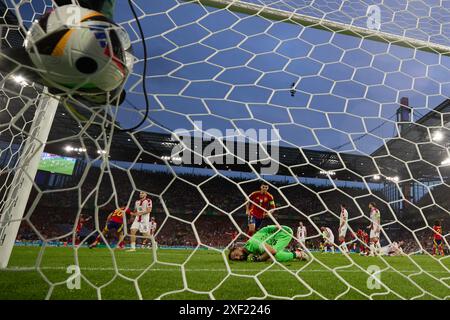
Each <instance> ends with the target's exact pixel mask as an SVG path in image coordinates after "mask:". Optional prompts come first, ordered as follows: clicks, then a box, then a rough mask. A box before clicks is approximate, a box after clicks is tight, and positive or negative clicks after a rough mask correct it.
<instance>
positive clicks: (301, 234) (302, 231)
mask: <svg viewBox="0 0 450 320" xmlns="http://www.w3.org/2000/svg"><path fill="white" fill-rule="evenodd" d="M297 240H298V243H299V244H300V247H301V248H302V249H303V250H304V249H305V248H306V244H305V242H306V227H305V226H304V225H303V222H301V221H300V222H299V223H298V228H297Z"/></svg>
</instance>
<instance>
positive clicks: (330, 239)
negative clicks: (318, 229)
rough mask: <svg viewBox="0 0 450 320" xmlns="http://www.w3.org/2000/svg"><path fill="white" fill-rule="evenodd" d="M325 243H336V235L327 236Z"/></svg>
mask: <svg viewBox="0 0 450 320" xmlns="http://www.w3.org/2000/svg"><path fill="white" fill-rule="evenodd" d="M324 240H325V244H334V237H329V238H325V239H324Z"/></svg>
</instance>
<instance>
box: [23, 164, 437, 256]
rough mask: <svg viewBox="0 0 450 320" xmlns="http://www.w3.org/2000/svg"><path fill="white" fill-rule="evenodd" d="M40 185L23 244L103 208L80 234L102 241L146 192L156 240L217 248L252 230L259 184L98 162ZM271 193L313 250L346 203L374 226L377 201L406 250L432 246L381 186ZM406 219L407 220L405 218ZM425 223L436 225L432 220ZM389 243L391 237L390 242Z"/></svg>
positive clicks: (65, 236) (66, 237) (291, 188)
mask: <svg viewBox="0 0 450 320" xmlns="http://www.w3.org/2000/svg"><path fill="white" fill-rule="evenodd" d="M40 188H41V190H42V192H40V193H38V192H37V191H34V193H33V196H32V197H30V200H29V204H28V207H32V205H33V204H35V205H36V207H35V208H34V210H33V212H32V214H31V215H29V216H27V219H26V220H25V221H24V222H23V223H22V224H21V227H20V232H19V236H18V239H20V240H22V241H29V240H36V239H39V238H40V239H59V240H62V241H69V242H70V241H71V240H72V234H73V231H74V229H75V226H76V222H77V217H78V215H79V214H80V213H82V214H84V215H86V216H92V217H94V216H95V215H96V213H98V224H96V219H92V220H90V221H89V222H88V223H86V224H85V226H84V228H83V230H82V232H81V238H86V239H87V242H89V241H90V239H92V240H93V239H94V238H95V235H96V234H95V232H94V231H95V230H101V229H102V228H103V226H104V223H105V219H106V217H107V216H108V214H109V213H110V212H111V211H113V210H114V209H115V208H116V207H117V206H124V205H127V203H130V206H131V207H133V204H134V201H135V200H136V199H137V190H145V191H147V192H148V193H149V194H150V197H151V198H152V200H153V205H154V208H153V215H154V216H155V217H156V220H157V223H158V229H159V230H158V233H157V237H156V240H157V242H158V244H159V245H166V246H196V245H198V244H199V243H201V244H203V245H206V246H211V247H224V246H227V245H229V244H230V243H231V242H232V240H233V236H235V235H236V234H235V232H236V231H237V229H236V226H238V227H239V228H240V229H241V231H242V232H245V231H246V216H245V208H244V206H245V202H246V197H245V195H246V194H247V195H248V194H250V193H251V192H253V191H256V190H258V189H259V182H258V181H248V180H239V179H233V180H228V178H223V177H214V178H211V177H209V176H200V175H192V174H183V175H178V176H174V175H171V174H169V173H163V172H147V171H134V170H130V171H125V170H119V169H112V170H111V171H109V172H106V173H103V175H102V174H101V171H100V169H99V168H97V167H92V168H90V169H89V172H88V174H87V175H86V176H85V177H84V178H78V179H75V178H74V179H73V180H72V181H69V182H68V183H67V185H65V186H64V188H63V189H61V187H58V188H57V190H56V189H55V190H53V189H52V187H50V186H40ZM269 192H271V193H272V194H273V195H274V197H275V201H276V205H277V208H278V209H277V210H276V211H275V212H274V217H275V218H276V219H277V221H278V222H279V223H280V224H283V225H288V226H290V227H292V228H293V229H294V232H295V230H296V228H297V225H298V222H299V221H303V222H304V223H305V225H306V227H307V230H308V236H310V237H312V239H311V240H310V241H309V242H308V243H309V246H310V247H311V248H319V247H320V241H321V236H320V234H319V231H318V228H320V227H321V226H329V227H330V228H331V229H332V230H335V232H336V235H335V236H336V237H337V228H338V223H339V205H340V204H341V203H346V204H347V206H348V211H349V215H350V216H349V218H350V227H351V228H352V229H353V230H355V231H356V230H357V229H358V228H365V227H367V225H368V224H369V220H368V210H367V204H368V203H369V202H371V201H376V202H377V203H378V204H379V205H380V210H381V212H382V222H383V223H386V222H390V221H394V220H397V221H398V223H397V224H395V226H394V225H391V224H390V225H389V228H387V229H386V235H388V236H389V238H390V239H391V240H392V241H398V240H405V241H406V245H405V248H404V249H405V251H406V252H418V251H420V250H421V248H420V245H419V243H420V244H421V245H422V248H423V249H425V250H430V249H431V246H432V244H431V242H430V241H431V234H432V232H431V229H427V230H422V231H421V232H417V233H414V234H413V233H412V232H411V231H410V230H408V229H407V228H410V229H411V230H413V231H414V230H416V229H419V228H423V226H424V225H425V221H424V220H423V219H418V220H417V222H414V223H415V225H414V224H413V225H411V219H409V220H408V216H407V215H396V214H394V213H393V211H392V209H390V208H389V207H387V205H385V204H384V202H382V201H380V198H381V199H382V197H383V194H382V193H380V192H378V191H377V192H373V193H374V194H375V196H374V194H370V193H369V192H368V191H367V190H363V189H358V188H339V189H334V188H332V187H328V188H327V187H324V186H314V185H308V186H304V185H299V184H293V185H290V184H287V183H281V182H276V183H271V189H270V190H269ZM355 197H356V198H355ZM355 199H356V200H355ZM163 204H164V205H163ZM80 208H81V209H80ZM227 213H228V214H227ZM403 216H404V219H405V223H403V221H401V220H399V217H403ZM232 220H234V222H235V224H234V223H233V221H232ZM406 221H407V222H408V223H407V225H406ZM311 222H313V223H314V224H315V226H314V225H313V224H312V223H311ZM426 222H427V223H428V225H429V226H432V223H433V221H426ZM271 223H272V222H271V221H270V219H266V221H265V224H271ZM405 225H406V227H407V228H405ZM32 226H33V227H32ZM128 227H129V225H128ZM394 227H395V228H394ZM36 231H37V232H39V235H38V234H37V233H36ZM444 232H445V223H444ZM414 235H415V237H414ZM245 239H246V238H245V236H244V234H241V235H240V237H239V238H238V239H237V241H245ZM386 241H387V240H386V237H384V242H385V243H386Z"/></svg>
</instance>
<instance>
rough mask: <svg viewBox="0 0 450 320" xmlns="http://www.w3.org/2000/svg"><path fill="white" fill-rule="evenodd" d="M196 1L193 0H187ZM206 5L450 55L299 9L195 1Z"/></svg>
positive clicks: (449, 52)
mask: <svg viewBox="0 0 450 320" xmlns="http://www.w3.org/2000/svg"><path fill="white" fill-rule="evenodd" d="M184 1H189V2H190V1H192V0H184ZM193 1H194V2H197V3H199V4H202V5H204V6H209V7H214V8H219V9H227V10H230V11H234V12H238V13H244V14H248V15H258V16H260V17H262V18H266V19H269V20H273V21H283V22H286V23H294V24H299V25H303V26H309V27H312V28H316V29H323V30H326V31H331V32H337V33H341V34H346V35H351V36H355V37H361V38H365V39H367V40H374V41H379V42H384V43H391V44H395V45H398V46H403V47H408V48H414V49H417V50H421V51H428V52H434V53H439V54H442V55H446V56H450V47H448V46H445V45H441V44H437V43H433V42H429V41H423V40H419V39H414V38H410V37H405V36H399V35H395V34H392V33H387V32H382V31H378V30H376V29H368V28H361V27H358V26H352V25H348V24H345V23H341V22H337V21H331V20H328V19H324V18H316V17H312V16H308V15H304V14H300V13H297V12H288V11H285V10H281V9H276V8H271V7H269V6H262V5H259V4H255V3H250V2H245V1H241V0H193Z"/></svg>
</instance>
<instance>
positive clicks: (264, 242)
mask: <svg viewBox="0 0 450 320" xmlns="http://www.w3.org/2000/svg"><path fill="white" fill-rule="evenodd" d="M292 234H293V232H292V229H291V228H289V227H287V226H276V225H271V226H267V227H264V228H262V229H261V230H259V231H258V232H256V233H255V234H254V235H253V237H251V238H250V239H249V240H248V241H247V242H246V244H245V245H244V246H243V247H235V248H233V249H231V250H230V253H229V255H228V257H229V259H230V260H237V261H243V260H251V261H266V260H269V259H271V256H273V257H274V258H275V260H276V261H278V262H288V261H291V260H294V259H299V260H308V259H309V256H308V254H307V253H306V252H304V251H302V250H299V249H297V250H296V251H294V252H291V251H288V250H286V247H287V246H288V245H289V243H290V242H291V240H292Z"/></svg>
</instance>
